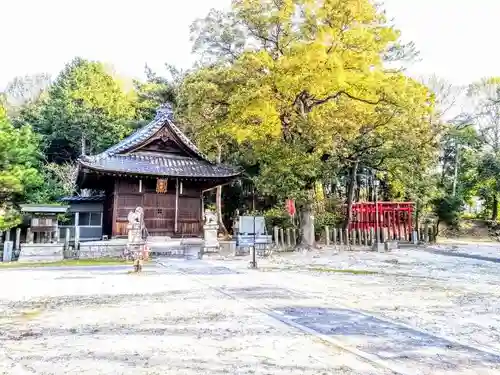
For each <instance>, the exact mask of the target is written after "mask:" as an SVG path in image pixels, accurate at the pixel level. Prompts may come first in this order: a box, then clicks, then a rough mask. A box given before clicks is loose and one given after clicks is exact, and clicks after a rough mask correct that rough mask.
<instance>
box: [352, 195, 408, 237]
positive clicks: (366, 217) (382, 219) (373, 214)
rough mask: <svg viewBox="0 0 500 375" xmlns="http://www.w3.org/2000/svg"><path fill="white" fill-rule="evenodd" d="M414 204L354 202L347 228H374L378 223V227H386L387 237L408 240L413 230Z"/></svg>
mask: <svg viewBox="0 0 500 375" xmlns="http://www.w3.org/2000/svg"><path fill="white" fill-rule="evenodd" d="M414 205H415V204H414V203H412V202H377V203H375V202H359V203H354V204H353V205H352V220H351V223H350V225H349V230H357V229H360V230H362V231H368V230H370V229H371V228H373V229H376V227H377V225H378V227H379V228H380V229H382V228H386V230H387V233H388V236H389V239H398V240H404V239H406V240H408V241H410V240H411V238H412V237H411V236H412V232H413V230H414V228H413V210H414ZM377 206H378V207H377ZM377 212H378V221H377Z"/></svg>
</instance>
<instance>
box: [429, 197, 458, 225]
mask: <svg viewBox="0 0 500 375" xmlns="http://www.w3.org/2000/svg"><path fill="white" fill-rule="evenodd" d="M432 203H433V206H434V213H435V215H436V216H437V218H438V223H440V222H443V223H445V224H446V225H448V226H451V227H453V228H457V227H458V224H459V222H460V215H461V213H462V211H463V209H464V204H463V201H462V200H461V199H460V198H457V197H450V196H447V197H442V198H436V199H434V200H433V201H432Z"/></svg>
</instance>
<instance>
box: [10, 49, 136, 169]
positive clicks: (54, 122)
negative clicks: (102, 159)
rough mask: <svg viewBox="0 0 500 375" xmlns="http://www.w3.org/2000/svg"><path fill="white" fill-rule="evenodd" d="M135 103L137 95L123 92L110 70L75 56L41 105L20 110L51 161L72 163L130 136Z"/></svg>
mask: <svg viewBox="0 0 500 375" xmlns="http://www.w3.org/2000/svg"><path fill="white" fill-rule="evenodd" d="M133 101H134V95H133V93H127V92H125V91H124V89H123V87H122V85H121V84H120V81H119V80H117V79H115V78H114V77H113V75H112V72H110V69H109V68H108V67H106V66H105V65H103V64H101V63H99V62H95V61H87V60H84V59H81V58H76V59H74V60H73V61H71V62H70V63H69V64H67V65H66V67H65V69H64V70H63V71H62V72H61V74H59V76H58V77H57V78H56V80H55V81H54V83H53V84H52V86H51V87H50V88H49V90H48V92H47V95H45V96H42V97H41V98H40V101H39V102H38V103H37V104H36V106H34V107H33V106H32V107H29V108H27V109H26V110H25V111H22V112H21V115H20V119H19V122H21V123H23V122H24V123H28V124H31V125H32V126H33V128H34V130H35V131H37V132H38V133H40V134H41V135H42V136H43V141H44V145H45V148H46V151H45V152H46V156H47V158H48V161H56V162H62V161H71V160H74V159H76V158H77V157H78V156H79V155H81V154H86V153H94V152H98V151H101V150H103V149H104V148H106V147H108V146H110V145H111V144H113V143H115V142H117V141H118V140H120V139H121V138H123V137H124V136H126V135H127V134H128V133H130V131H131V129H132V123H133V120H134V117H135V108H134V105H133Z"/></svg>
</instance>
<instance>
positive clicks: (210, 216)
mask: <svg viewBox="0 0 500 375" xmlns="http://www.w3.org/2000/svg"><path fill="white" fill-rule="evenodd" d="M218 230H219V224H218V223H217V217H216V215H215V213H213V212H212V211H210V210H206V211H205V225H203V240H204V244H203V252H204V253H206V252H217V251H219V247H220V244H219V239H218V237H217V232H218Z"/></svg>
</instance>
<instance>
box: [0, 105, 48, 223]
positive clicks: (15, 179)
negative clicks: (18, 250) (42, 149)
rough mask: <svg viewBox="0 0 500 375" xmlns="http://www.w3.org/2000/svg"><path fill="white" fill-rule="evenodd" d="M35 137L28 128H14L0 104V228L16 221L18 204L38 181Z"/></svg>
mask: <svg viewBox="0 0 500 375" xmlns="http://www.w3.org/2000/svg"><path fill="white" fill-rule="evenodd" d="M39 156H40V154H39V149H38V139H37V137H36V135H35V134H34V133H33V131H32V130H31V128H30V127H28V126H23V127H21V128H17V129H16V128H14V126H13V125H12V124H11V123H10V121H9V119H8V118H7V115H6V111H5V109H4V107H3V106H1V105H0V230H6V229H10V228H12V227H14V226H16V225H17V224H19V223H20V219H21V218H20V215H19V211H18V206H17V205H18V204H19V203H20V202H23V201H30V200H31V199H32V198H33V195H34V193H35V192H36V189H37V187H38V186H39V185H40V184H41V183H42V178H41V175H40V174H39V173H38V167H39Z"/></svg>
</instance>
